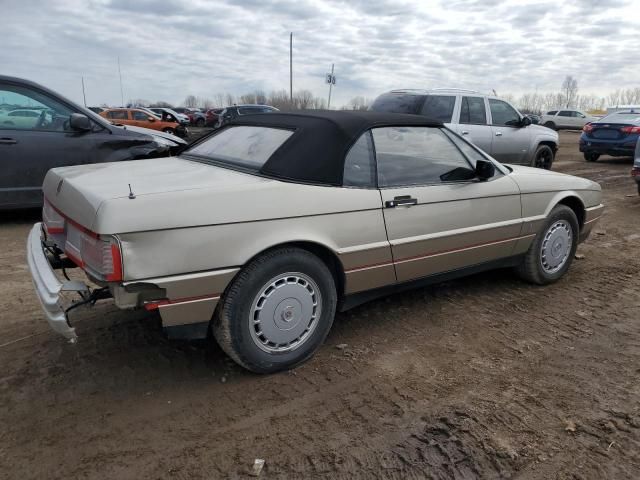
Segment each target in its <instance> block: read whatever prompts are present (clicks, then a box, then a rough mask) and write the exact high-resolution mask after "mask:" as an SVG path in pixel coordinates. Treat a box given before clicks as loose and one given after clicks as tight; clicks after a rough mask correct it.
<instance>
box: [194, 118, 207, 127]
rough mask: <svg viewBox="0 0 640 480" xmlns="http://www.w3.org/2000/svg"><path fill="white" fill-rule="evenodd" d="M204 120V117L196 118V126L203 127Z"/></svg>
mask: <svg viewBox="0 0 640 480" xmlns="http://www.w3.org/2000/svg"><path fill="white" fill-rule="evenodd" d="M204 124H205V121H204V118H199V119H197V120H196V127H204Z"/></svg>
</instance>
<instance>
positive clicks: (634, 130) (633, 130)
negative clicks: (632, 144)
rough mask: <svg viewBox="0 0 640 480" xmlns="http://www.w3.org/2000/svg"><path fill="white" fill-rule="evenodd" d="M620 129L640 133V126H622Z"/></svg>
mask: <svg viewBox="0 0 640 480" xmlns="http://www.w3.org/2000/svg"><path fill="white" fill-rule="evenodd" d="M620 131H621V132H623V133H640V127H635V126H634V127H632V126H629V127H622V128H621V129H620Z"/></svg>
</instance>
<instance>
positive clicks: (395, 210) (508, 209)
mask: <svg viewBox="0 0 640 480" xmlns="http://www.w3.org/2000/svg"><path fill="white" fill-rule="evenodd" d="M372 133H373V139H374V145H375V151H376V161H377V170H378V185H379V187H380V192H381V196H382V202H383V207H384V208H383V211H384V220H385V224H386V227H387V235H388V238H389V242H390V244H391V250H392V255H393V262H394V265H395V269H396V276H397V280H398V282H403V281H407V280H412V279H417V278H421V277H426V276H429V275H434V274H437V273H443V272H448V271H452V270H458V269H461V268H464V267H471V266H475V265H478V264H482V263H485V262H490V261H492V260H498V259H501V258H506V257H509V256H511V255H513V252H514V247H515V246H516V244H517V242H518V239H519V238H521V229H522V213H521V204H520V191H519V188H518V186H517V184H516V183H515V182H514V181H513V180H512V179H511V178H509V175H508V173H507V172H506V170H505V171H500V170H497V171H496V175H495V176H494V177H493V178H491V179H489V180H488V181H479V180H478V179H477V178H469V177H473V169H474V168H475V165H474V159H475V160H477V159H478V158H483V159H486V157H485V156H484V155H482V154H481V153H480V152H479V151H478V150H477V149H476V148H475V147H472V146H470V145H469V144H468V143H466V142H464V141H463V140H461V139H460V138H459V137H456V136H455V135H453V134H452V133H450V132H445V130H444V129H440V128H429V127H384V128H375V129H373V130H372ZM463 152H464V153H463Z"/></svg>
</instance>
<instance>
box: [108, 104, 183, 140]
mask: <svg viewBox="0 0 640 480" xmlns="http://www.w3.org/2000/svg"><path fill="white" fill-rule="evenodd" d="M161 115H162V114H161ZM100 116H101V117H104V118H106V119H108V120H109V121H111V122H112V123H114V124H116V125H133V126H136V127H144V128H149V129H151V130H160V131H162V132H164V133H169V134H171V135H177V136H179V137H186V136H187V133H188V131H187V129H186V127H185V126H184V125H182V124H181V123H178V121H177V119H176V117H174V116H170V117H169V116H167V115H166V113H165V115H163V116H162V117H160V116H157V115H156V113H155V112H153V111H151V110H148V109H145V108H108V109H106V110H103V111H102V112H100Z"/></svg>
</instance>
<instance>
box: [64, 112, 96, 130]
mask: <svg viewBox="0 0 640 480" xmlns="http://www.w3.org/2000/svg"><path fill="white" fill-rule="evenodd" d="M69 126H70V127H71V129H72V130H75V131H77V132H88V131H89V130H91V121H90V120H89V117H87V116H86V115H83V114H82V113H72V114H71V116H70V117H69Z"/></svg>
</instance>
